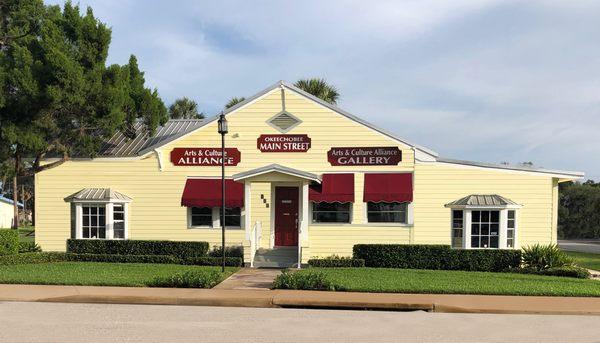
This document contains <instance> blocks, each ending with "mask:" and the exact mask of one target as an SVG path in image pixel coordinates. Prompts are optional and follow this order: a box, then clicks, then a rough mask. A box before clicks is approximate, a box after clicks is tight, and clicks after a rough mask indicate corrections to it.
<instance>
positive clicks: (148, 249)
mask: <svg viewBox="0 0 600 343" xmlns="http://www.w3.org/2000/svg"><path fill="white" fill-rule="evenodd" d="M207 251H208V243H207V242H189V241H146V240H103V239H69V240H67V252H70V253H74V254H116V255H172V256H177V257H180V258H189V257H202V256H206V253H207Z"/></svg>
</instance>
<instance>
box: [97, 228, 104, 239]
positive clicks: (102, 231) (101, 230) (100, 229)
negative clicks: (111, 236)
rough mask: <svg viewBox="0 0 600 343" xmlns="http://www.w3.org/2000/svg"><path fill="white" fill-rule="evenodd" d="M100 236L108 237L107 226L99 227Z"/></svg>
mask: <svg viewBox="0 0 600 343" xmlns="http://www.w3.org/2000/svg"><path fill="white" fill-rule="evenodd" d="M98 238H106V227H99V228H98Z"/></svg>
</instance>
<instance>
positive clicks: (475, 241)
mask: <svg viewBox="0 0 600 343" xmlns="http://www.w3.org/2000/svg"><path fill="white" fill-rule="evenodd" d="M471 248H479V236H472V237H471Z"/></svg>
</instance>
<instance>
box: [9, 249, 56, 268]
mask: <svg viewBox="0 0 600 343" xmlns="http://www.w3.org/2000/svg"><path fill="white" fill-rule="evenodd" d="M66 260H67V258H66V254H65V253H63V252H30V253H24V254H13V255H4V256H0V265H5V266H6V265H13V264H33V263H50V262H64V261H66Z"/></svg>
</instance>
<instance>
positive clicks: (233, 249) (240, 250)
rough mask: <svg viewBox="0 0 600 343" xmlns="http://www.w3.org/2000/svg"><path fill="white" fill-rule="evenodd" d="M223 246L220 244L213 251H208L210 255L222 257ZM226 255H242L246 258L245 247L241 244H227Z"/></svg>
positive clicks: (241, 256)
mask: <svg viewBox="0 0 600 343" xmlns="http://www.w3.org/2000/svg"><path fill="white" fill-rule="evenodd" d="M222 251H223V248H222V247H220V246H214V247H213V248H212V250H211V251H209V252H208V256H209V257H221V256H223V253H222ZM225 257H240V258H244V247H243V246H241V245H236V246H229V247H228V246H226V247H225Z"/></svg>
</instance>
